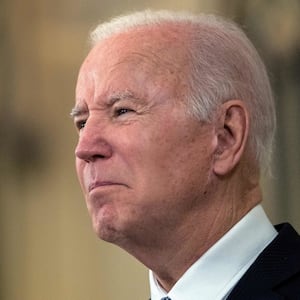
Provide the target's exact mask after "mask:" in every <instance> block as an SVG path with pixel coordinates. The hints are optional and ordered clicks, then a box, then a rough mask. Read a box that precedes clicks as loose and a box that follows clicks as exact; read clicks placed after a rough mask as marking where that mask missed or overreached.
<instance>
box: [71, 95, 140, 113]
mask: <svg viewBox="0 0 300 300" xmlns="http://www.w3.org/2000/svg"><path fill="white" fill-rule="evenodd" d="M122 100H133V101H138V100H140V98H139V97H137V96H135V95H134V94H133V93H132V92H131V91H128V90H126V91H122V92H117V93H114V94H112V95H111V96H110V97H109V99H108V101H107V106H113V105H114V104H115V103H117V102H119V101H122ZM87 113H88V110H87V108H85V107H82V106H75V107H73V108H72V109H71V112H70V117H71V118H76V117H80V116H82V115H85V114H87Z"/></svg>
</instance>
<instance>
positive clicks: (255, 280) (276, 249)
mask: <svg viewBox="0 0 300 300" xmlns="http://www.w3.org/2000/svg"><path fill="white" fill-rule="evenodd" d="M276 229H277V230H278V231H279V234H278V235H277V237H276V238H275V239H274V240H273V241H272V242H271V244H270V245H269V246H268V247H267V248H266V249H265V250H264V251H263V252H262V253H261V254H260V255H259V256H258V258H257V259H256V261H255V262H254V264H253V265H252V266H251V267H250V268H249V270H248V271H247V272H246V274H245V275H244V276H243V277H242V278H241V280H240V281H239V282H238V284H237V285H236V286H235V288H234V289H233V291H232V292H231V294H230V295H229V297H228V298H227V299H228V300H236V299H243V300H244V299H255V300H256V299H264V300H267V299H270V300H273V299H274V300H275V299H284V298H282V296H280V294H279V293H277V289H276V287H277V286H279V284H281V283H282V282H283V281H286V280H288V279H289V278H291V277H292V276H293V275H295V274H296V273H298V272H300V238H299V236H298V234H297V232H296V231H295V230H294V229H293V228H292V226H290V225H289V224H282V225H279V226H276Z"/></svg>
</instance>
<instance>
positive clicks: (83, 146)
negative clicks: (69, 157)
mask: <svg viewBox="0 0 300 300" xmlns="http://www.w3.org/2000/svg"><path fill="white" fill-rule="evenodd" d="M99 131H100V130H99V128H91V127H88V126H86V127H85V128H83V129H82V130H81V132H80V134H79V140H78V143H77V146H76V149H75V156H76V157H77V158H79V159H80V160H84V161H86V162H87V163H89V162H92V161H95V160H96V159H107V158H110V157H111V156H112V147H111V145H110V143H109V142H108V141H107V140H106V139H105V138H104V135H103V133H100V132H99Z"/></svg>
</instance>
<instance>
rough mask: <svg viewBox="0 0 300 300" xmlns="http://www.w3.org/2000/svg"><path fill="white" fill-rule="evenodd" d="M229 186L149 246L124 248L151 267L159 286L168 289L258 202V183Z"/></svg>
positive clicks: (259, 198)
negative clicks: (235, 186)
mask: <svg viewBox="0 0 300 300" xmlns="http://www.w3.org/2000/svg"><path fill="white" fill-rule="evenodd" d="M231 187H232V185H230V186H229V185H226V183H225V184H222V188H221V189H218V191H219V193H218V195H216V194H214V195H213V197H210V199H209V201H207V202H206V203H205V204H201V207H199V209H197V210H194V211H193V213H191V214H190V215H189V216H188V217H187V218H185V219H184V220H183V221H182V222H181V223H180V224H179V225H178V226H175V227H174V228H172V229H170V230H168V232H161V234H160V236H159V237H157V236H156V239H155V241H154V240H152V242H151V246H149V244H148V243H147V246H145V244H143V243H140V244H139V245H140V246H138V247H137V245H135V247H131V248H130V249H128V248H127V249H125V250H127V251H128V252H129V253H131V254H132V255H133V256H135V257H136V258H137V259H138V260H140V261H141V262H142V263H143V264H144V265H145V266H147V267H148V268H149V269H151V270H152V271H153V273H154V275H155V277H156V279H157V280H158V282H159V283H160V285H161V286H162V287H163V288H164V289H165V290H166V291H167V292H168V291H170V290H171V288H172V287H173V286H174V285H175V283H176V282H177V281H178V280H179V279H180V278H181V277H182V275H183V274H184V273H185V272H186V271H187V270H188V269H189V267H191V266H192V265H193V264H194V263H195V262H196V261H197V260H198V259H199V258H200V257H201V256H202V255H203V254H204V253H205V252H206V251H207V250H208V249H209V248H210V247H212V246H213V245H214V244H215V243H216V242H217V241H218V240H219V239H220V238H221V237H222V236H223V235H225V234H226V232H228V231H229V230H230V229H231V228H232V227H233V226H234V225H235V224H236V223H237V222H238V221H239V220H240V219H242V218H243V217H244V216H245V215H246V214H247V213H248V212H249V211H250V210H251V209H252V208H253V207H255V206H256V205H257V204H258V203H259V202H260V201H261V191H260V187H259V185H258V183H256V184H253V185H251V186H250V185H249V186H248V187H247V189H246V188H245V187H241V185H240V184H239V185H237V188H235V189H233V188H231ZM245 191H246V192H245ZM141 245H143V246H141ZM133 249H134V250H133ZM132 250H133V251H132Z"/></svg>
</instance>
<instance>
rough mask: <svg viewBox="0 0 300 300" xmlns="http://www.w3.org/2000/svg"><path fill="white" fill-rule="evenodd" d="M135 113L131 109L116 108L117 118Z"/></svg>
mask: <svg viewBox="0 0 300 300" xmlns="http://www.w3.org/2000/svg"><path fill="white" fill-rule="evenodd" d="M133 111H134V110H133V109H130V108H124V107H121V108H116V109H115V111H114V115H115V116H116V117H118V116H121V115H124V114H126V113H129V112H133Z"/></svg>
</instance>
